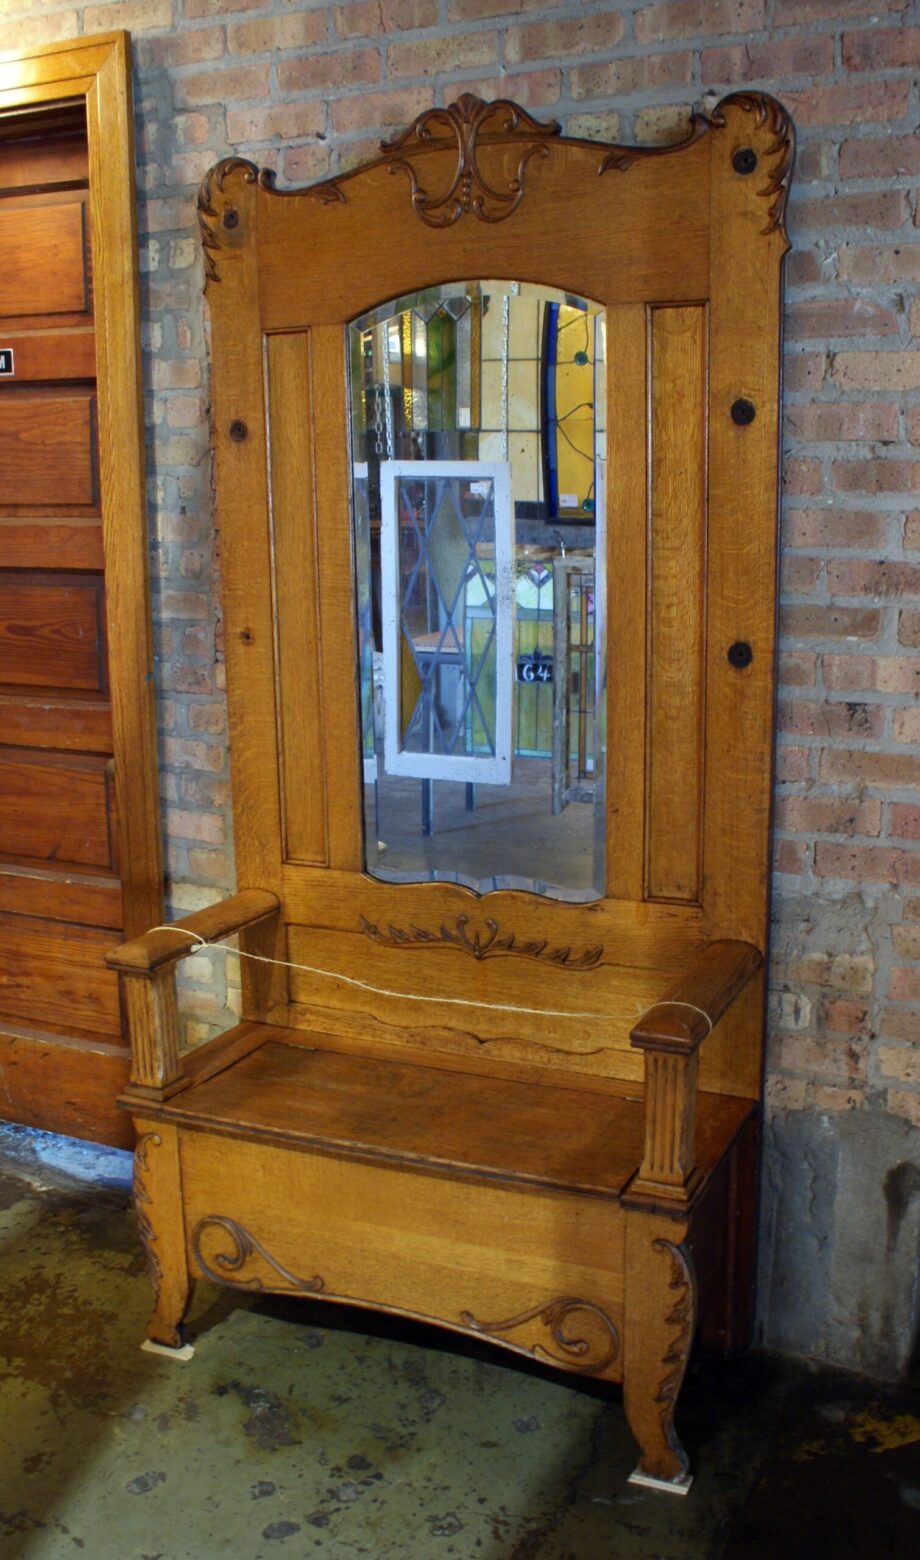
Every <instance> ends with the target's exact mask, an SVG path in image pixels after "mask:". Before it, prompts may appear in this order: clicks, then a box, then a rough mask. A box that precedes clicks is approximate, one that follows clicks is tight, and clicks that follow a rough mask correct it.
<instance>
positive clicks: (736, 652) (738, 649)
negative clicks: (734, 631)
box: [728, 639, 754, 672]
mask: <svg viewBox="0 0 920 1560" xmlns="http://www.w3.org/2000/svg"><path fill="white" fill-rule="evenodd" d="M728 659H729V662H730V663H731V665H732V666H734V667H735V668H736V669H737V670H738V671H739V672H743V671H744V668H745V667H746V666H750V664H751V662H752V661H753V659H754V652H753V650H752V649H751V647H750V645H749V644H748V642H747V640H746V639H736V640H735V643H734V644H733V645H729V647H728Z"/></svg>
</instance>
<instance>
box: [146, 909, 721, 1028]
mask: <svg viewBox="0 0 920 1560" xmlns="http://www.w3.org/2000/svg"><path fill="white" fill-rule="evenodd" d="M150 930H151V931H152V932H180V933H181V935H182V936H183V937H194V939H195V941H196V942H197V944H198V946H199V948H226V949H227V951H228V952H229V953H238V954H239V956H240V958H241V959H255V960H256V962H257V963H258V964H279V965H282V966H283V968H284V969H286V970H304V971H305V972H306V973H307V974H308V975H324V976H326V977H327V979H329V980H343V981H344V982H345V984H346V985H348V986H357V987H358V989H359V990H360V991H370V992H372V993H373V995H374V996H376V997H399V998H400V1000H401V1001H403V1002H436V1003H437V1004H438V1006H442V1005H444V1004H447V1005H448V1006H449V1007H469V1008H488V1009H489V1010H490V1011H492V1012H495V1011H498V1012H499V1013H528V1014H530V1015H531V1016H533V1017H536V1018H593V1019H599V1020H600V1021H601V1022H604V1021H605V1020H609V1019H610V1014H609V1013H578V1012H573V1011H572V1009H571V1008H537V1007H518V1006H517V1005H516V1004H515V1003H512V1002H476V1001H474V1000H472V999H471V998H468V997H427V996H423V995H422V994H421V993H419V992H413V991H390V990H389V988H388V987H387V986H373V985H371V983H370V981H367V980H356V979H355V978H354V976H353V975H343V974H341V973H340V972H339V971H338V970H322V969H318V968H317V966H316V965H315V964H295V963H294V962H293V961H292V960H291V959H269V958H266V956H265V955H264V954H262V953H246V952H245V950H244V949H242V948H234V947H233V946H232V944H230V943H228V942H209V941H208V939H207V938H206V937H200V936H199V935H198V933H197V932H190V931H189V930H188V928H187V927H185V926H176V925H173V926H152V927H151V928H150ZM704 1016H705V1015H704ZM711 1027H712V1026H711V1025H710V1028H711Z"/></svg>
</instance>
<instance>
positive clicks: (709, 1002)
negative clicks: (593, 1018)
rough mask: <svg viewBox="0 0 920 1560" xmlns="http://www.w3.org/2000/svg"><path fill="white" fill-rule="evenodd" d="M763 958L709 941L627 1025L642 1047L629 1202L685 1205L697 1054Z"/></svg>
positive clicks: (737, 945)
mask: <svg viewBox="0 0 920 1560" xmlns="http://www.w3.org/2000/svg"><path fill="white" fill-rule="evenodd" d="M762 963H763V955H762V954H761V953H760V952H759V951H758V949H757V948H755V947H753V946H752V945H751V943H746V942H728V941H726V942H714V943H710V944H709V946H708V947H706V948H704V949H703V950H702V952H701V953H700V954H699V955H698V956H697V958H696V959H695V961H694V963H693V964H692V965H691V967H690V969H689V970H688V971H687V972H686V974H685V975H683V976H681V979H680V980H679V981H678V983H677V985H676V986H674V987H672V989H671V990H670V991H669V992H668V995H667V996H666V997H663V998H662V999H661V1001H660V1002H656V1003H655V1005H654V1006H653V1007H650V1008H649V1010H648V1012H647V1013H645V1014H644V1015H643V1016H642V1018H640V1020H639V1022H638V1024H637V1025H636V1026H635V1028H634V1029H633V1030H632V1032H631V1034H630V1040H631V1041H632V1044H633V1045H635V1046H638V1047H639V1048H640V1050H643V1051H644V1052H645V1150H644V1153H643V1158H642V1163H641V1165H640V1166H639V1170H638V1172H637V1174H636V1176H635V1179H634V1180H633V1182H632V1185H631V1188H630V1198H631V1200H632V1201H633V1202H635V1203H638V1204H644V1205H646V1206H651V1207H671V1208H686V1207H687V1206H688V1205H689V1203H690V1201H691V1200H692V1198H693V1196H694V1195H695V1193H696V1190H697V1187H698V1186H699V1183H700V1176H699V1172H698V1170H697V1168H696V1149H695V1134H696V1083H697V1074H698V1071H699V1056H698V1054H697V1053H698V1052H699V1048H700V1046H701V1045H702V1043H703V1041H704V1040H705V1039H706V1038H707V1036H708V1035H710V1034H711V1033H712V1031H713V1029H714V1028H715V1026H716V1024H717V1023H718V1022H719V1019H720V1018H721V1017H722V1015H723V1013H725V1012H726V1011H727V1010H728V1008H729V1007H731V1004H732V1003H733V1002H734V1000H735V998H736V997H737V996H738V993H739V992H741V991H743V990H744V988H745V986H746V985H747V983H748V981H749V980H750V979H751V977H752V976H753V975H755V974H756V973H757V971H758V970H759V969H760V966H761V965H762Z"/></svg>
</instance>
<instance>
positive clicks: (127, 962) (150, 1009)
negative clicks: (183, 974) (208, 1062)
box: [105, 888, 280, 1100]
mask: <svg viewBox="0 0 920 1560" xmlns="http://www.w3.org/2000/svg"><path fill="white" fill-rule="evenodd" d="M279 909H280V901H279V899H278V896H277V894H271V893H269V892H268V890H267V889H262V888H246V889H243V890H242V891H241V892H240V893H239V894H234V895H233V896H232V897H231V898H230V899H223V900H221V902H220V904H216V905H209V906H208V908H207V909H206V910H196V911H194V912H193V914H192V915H186V916H183V917H182V919H181V920H180V921H173V922H172V923H171V924H170V925H169V926H165V927H155V928H154V929H153V930H152V931H149V932H145V933H144V935H143V936H142V937H135V938H133V939H132V940H131V942H126V943H122V944H121V946H120V947H118V948H113V949H112V951H111V953H108V954H106V960H105V962H106V964H107V965H108V966H109V968H110V969H112V970H117V971H118V973H119V974H120V975H127V976H130V977H131V978H130V979H129V980H126V981H125V983H124V994H125V1003H126V1006H127V1010H128V1032H129V1034H130V1037H131V1083H130V1086H129V1090H128V1093H129V1094H130V1095H132V1096H134V1097H138V1096H139V1097H140V1098H144V1097H147V1098H152V1099H160V1100H162V1099H166V1098H168V1097H169V1095H171V1094H175V1093H176V1092H177V1091H178V1090H179V1089H181V1088H184V1087H185V1085H186V1083H187V1082H188V1080H187V1079H186V1078H185V1076H184V1074H183V1070H182V1058H181V1056H180V1053H179V1014H178V1007H177V1004H176V980H175V966H176V964H177V963H178V961H179V960H180V959H184V958H185V957H186V955H187V954H189V953H193V952H194V950H195V949H196V948H199V947H200V946H201V942H202V940H203V941H204V942H208V943H211V942H222V941H223V940H224V938H225V937H233V936H234V935H235V934H236V933H237V932H242V931H244V930H245V928H246V927H248V926H256V925H257V924H258V923H259V922H260V921H265V920H267V919H268V918H269V917H270V916H273V915H277V913H278V911H279Z"/></svg>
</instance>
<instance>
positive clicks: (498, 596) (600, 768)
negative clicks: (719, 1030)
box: [349, 281, 606, 900]
mask: <svg viewBox="0 0 920 1560" xmlns="http://www.w3.org/2000/svg"><path fill="white" fill-rule="evenodd" d="M349 366H350V378H351V385H350V398H351V416H352V462H353V488H354V498H353V515H354V540H355V568H356V581H355V587H356V594H357V618H358V676H359V684H360V711H361V734H360V741H361V754H362V761H363V762H362V769H363V785H364V825H365V863H366V868H367V870H368V871H369V872H371V873H372V874H373V875H374V876H375V877H378V878H383V879H385V880H387V881H390V882H419V881H425V880H432V879H438V880H444V881H451V882H458V883H464V884H466V885H467V886H469V887H470V888H473V889H475V890H476V891H477V892H479V893H486V892H488V891H489V890H491V889H496V888H520V889H526V890H530V891H531V892H534V893H539V894H549V895H552V896H554V897H556V898H560V899H571V900H588V899H595V898H597V897H599V896H600V895H601V894H602V893H603V884H604V876H603V863H604V796H603V775H604V767H605V766H604V723H603V718H602V713H603V695H604V691H605V685H606V666H605V661H604V644H605V633H604V591H603V585H604V571H603V568H600V567H596V563H597V561H598V560H602V559H603V557H604V542H603V530H604V521H605V506H604V460H603V453H604V443H605V407H604V391H605V370H604V319H603V313H602V311H601V310H600V309H599V308H598V307H597V306H596V305H594V304H591V303H589V302H588V301H587V300H585V299H583V298H578V297H575V296H573V295H572V294H568V293H561V292H556V291H554V290H553V289H550V288H545V287H537V286H534V285H532V284H529V283H524V282H521V283H517V282H488V281H478V282H469V283H450V284H449V285H447V286H443V287H438V288H431V289H428V290H426V291H425V292H420V293H415V294H413V295H412V296H411V297H405V298H399V299H394V300H393V302H392V303H389V304H386V305H384V306H383V307H381V308H379V309H376V310H374V311H373V313H371V314H368V315H365V316H363V317H362V318H361V319H359V320H356V321H355V322H354V323H353V324H352V325H351V327H350V329H349Z"/></svg>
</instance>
